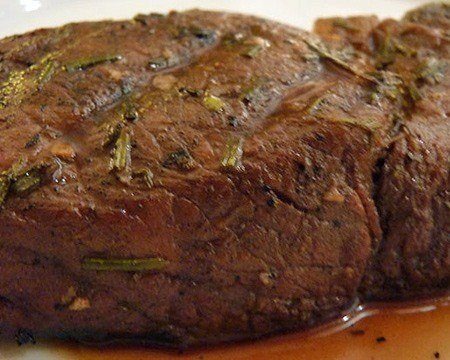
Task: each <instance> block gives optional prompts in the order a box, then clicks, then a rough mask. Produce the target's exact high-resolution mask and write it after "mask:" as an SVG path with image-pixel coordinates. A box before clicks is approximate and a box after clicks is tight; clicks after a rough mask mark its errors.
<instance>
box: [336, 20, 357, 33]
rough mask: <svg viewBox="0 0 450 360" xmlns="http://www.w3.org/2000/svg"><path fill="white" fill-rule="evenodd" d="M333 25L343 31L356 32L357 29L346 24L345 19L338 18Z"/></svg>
mask: <svg viewBox="0 0 450 360" xmlns="http://www.w3.org/2000/svg"><path fill="white" fill-rule="evenodd" d="M333 25H334V26H336V27H341V28H343V29H345V30H350V31H357V30H358V28H357V27H356V26H354V25H352V24H350V23H349V22H348V20H346V19H342V18H338V19H335V20H334V21H333Z"/></svg>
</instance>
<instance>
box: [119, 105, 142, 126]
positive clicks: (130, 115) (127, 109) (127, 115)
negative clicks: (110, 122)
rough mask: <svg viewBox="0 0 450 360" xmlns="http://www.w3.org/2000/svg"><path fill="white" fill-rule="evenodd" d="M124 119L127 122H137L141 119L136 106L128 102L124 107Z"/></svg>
mask: <svg viewBox="0 0 450 360" xmlns="http://www.w3.org/2000/svg"><path fill="white" fill-rule="evenodd" d="M122 117H123V118H124V120H127V121H131V122H135V121H137V120H138V119H139V112H138V110H137V108H136V105H134V104H133V103H131V102H129V101H126V102H125V103H124V105H123V111H122Z"/></svg>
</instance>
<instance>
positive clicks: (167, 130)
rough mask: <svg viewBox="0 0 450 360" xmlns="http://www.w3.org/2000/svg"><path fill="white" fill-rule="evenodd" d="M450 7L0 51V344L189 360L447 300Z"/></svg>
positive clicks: (89, 27)
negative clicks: (381, 310)
mask: <svg viewBox="0 0 450 360" xmlns="http://www.w3.org/2000/svg"><path fill="white" fill-rule="evenodd" d="M449 19H450V7H449V6H448V5H445V4H432V5H427V6H425V7H422V8H419V9H417V10H414V11H412V12H410V13H408V14H407V15H406V16H405V17H404V18H403V19H402V20H401V21H395V20H385V21H380V20H378V19H377V18H375V17H352V18H348V19H344V18H333V19H322V20H319V21H318V22H317V23H316V26H315V30H314V32H313V33H308V32H305V31H302V30H298V29H296V28H293V27H289V26H286V25H282V24H278V23H275V22H272V21H268V20H264V19H259V18H255V17H251V16H244V15H237V14H227V13H217V12H208V11H200V10H192V11H187V12H182V13H178V12H171V13H169V14H168V15H160V14H150V15H137V16H136V17H135V18H134V19H133V20H131V21H114V22H113V21H103V22H85V23H76V24H68V25H65V26H63V27H60V28H55V29H41V30H36V31H33V32H30V33H27V34H24V35H18V36H12V37H8V38H5V39H3V40H1V41H0V81H1V85H0V170H1V171H2V172H1V173H0V204H1V210H0V239H1V242H0V338H3V339H13V338H14V336H16V338H17V339H18V341H19V342H20V341H22V342H23V341H27V340H28V341H29V340H33V339H34V338H39V339H41V338H63V339H75V340H82V341H109V340H117V339H118V340H122V341H123V340H126V339H135V340H139V341H143V342H145V343H148V344H157V345H163V346H174V347H185V346H193V345H202V344H210V343H218V342H223V341H235V340H242V339H248V338H258V337H261V336H266V335H270V334H275V333H281V332H288V331H292V330H296V329H304V328H309V327H311V326H314V325H316V324H319V323H322V322H324V321H327V320H330V319H334V318H336V317H338V316H340V315H341V314H343V313H345V311H348V309H349V308H351V307H352V306H353V305H354V304H355V303H356V302H358V301H359V302H365V301H379V300H394V299H416V298H419V297H430V296H437V295H439V294H444V295H448V293H449V288H450V287H449V279H450V186H449V184H450V172H449V168H450V166H449V159H450V157H449V155H450V141H449V139H450V123H449V120H448V118H449V115H450V91H449V87H450V76H449V73H450V72H449V67H448V64H449V57H450V45H449V44H450V20H449Z"/></svg>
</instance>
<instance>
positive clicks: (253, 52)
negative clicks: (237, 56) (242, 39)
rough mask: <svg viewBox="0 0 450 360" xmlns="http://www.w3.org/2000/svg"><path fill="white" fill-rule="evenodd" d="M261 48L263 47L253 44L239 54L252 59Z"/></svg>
mask: <svg viewBox="0 0 450 360" xmlns="http://www.w3.org/2000/svg"><path fill="white" fill-rule="evenodd" d="M263 49H264V48H263V47H262V46H261V45H253V46H250V47H249V48H248V49H246V50H245V51H244V52H243V53H242V54H241V55H242V56H244V57H248V58H250V59H253V58H255V57H257V56H258V55H259V53H260V52H261V51H263Z"/></svg>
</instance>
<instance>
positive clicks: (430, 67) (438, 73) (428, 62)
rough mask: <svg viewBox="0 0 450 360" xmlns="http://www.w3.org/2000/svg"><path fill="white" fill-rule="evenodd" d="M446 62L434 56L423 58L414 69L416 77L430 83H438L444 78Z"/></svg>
mask: <svg viewBox="0 0 450 360" xmlns="http://www.w3.org/2000/svg"><path fill="white" fill-rule="evenodd" d="M446 65H447V64H446V63H445V62H444V61H440V60H438V59H436V58H434V57H430V58H427V59H425V60H424V61H423V62H422V63H421V64H420V65H419V66H418V68H417V70H416V78H417V79H418V80H423V81H425V82H427V83H429V84H430V85H435V84H437V83H440V82H441V81H442V80H443V79H444V71H445V68H446Z"/></svg>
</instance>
